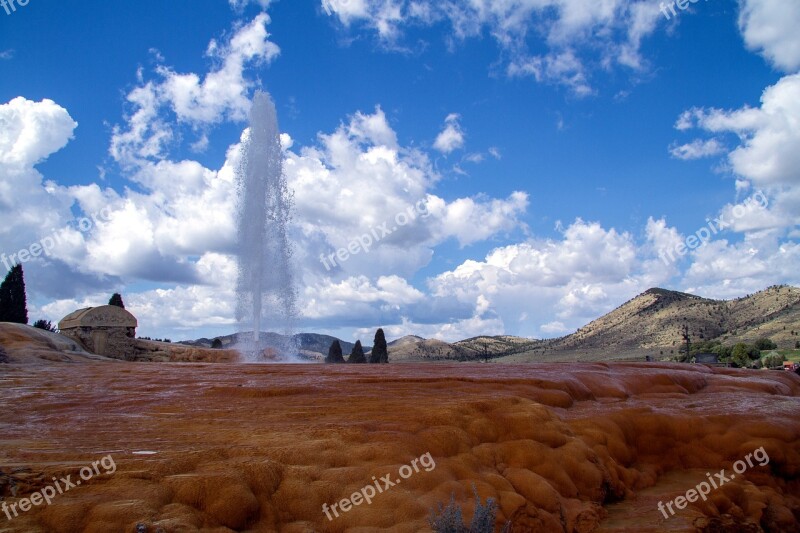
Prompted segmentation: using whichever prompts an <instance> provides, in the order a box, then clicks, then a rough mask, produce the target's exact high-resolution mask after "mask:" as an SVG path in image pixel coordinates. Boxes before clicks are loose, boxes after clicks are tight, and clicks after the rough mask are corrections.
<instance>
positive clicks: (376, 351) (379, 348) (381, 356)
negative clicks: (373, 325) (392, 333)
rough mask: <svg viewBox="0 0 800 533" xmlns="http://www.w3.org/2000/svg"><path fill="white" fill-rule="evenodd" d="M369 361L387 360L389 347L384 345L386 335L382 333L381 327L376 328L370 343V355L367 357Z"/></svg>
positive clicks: (384, 361) (386, 361)
mask: <svg viewBox="0 0 800 533" xmlns="http://www.w3.org/2000/svg"><path fill="white" fill-rule="evenodd" d="M369 362H370V363H388V362H389V349H388V348H387V346H386V336H385V335H384V334H383V329H381V328H378V331H376V332H375V342H373V343H372V355H371V356H370V358H369Z"/></svg>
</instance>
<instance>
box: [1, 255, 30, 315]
mask: <svg viewBox="0 0 800 533" xmlns="http://www.w3.org/2000/svg"><path fill="white" fill-rule="evenodd" d="M0 322H13V323H15V324H27V323H28V305H27V299H26V297H25V274H24V273H23V272H22V265H14V266H13V267H12V268H11V270H9V272H8V274H7V275H6V279H4V280H3V283H0Z"/></svg>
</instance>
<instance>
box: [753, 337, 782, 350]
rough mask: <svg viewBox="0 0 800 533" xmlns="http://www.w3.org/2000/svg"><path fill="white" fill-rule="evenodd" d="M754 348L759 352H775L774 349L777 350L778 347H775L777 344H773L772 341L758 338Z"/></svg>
mask: <svg viewBox="0 0 800 533" xmlns="http://www.w3.org/2000/svg"><path fill="white" fill-rule="evenodd" d="M756 348H758V349H759V350H761V351H766V350H776V349H777V348H778V345H777V344H775V343H774V342H773V341H772V340H770V339H767V338H760V339H758V340H757V341H756Z"/></svg>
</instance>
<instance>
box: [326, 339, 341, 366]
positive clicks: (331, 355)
mask: <svg viewBox="0 0 800 533" xmlns="http://www.w3.org/2000/svg"><path fill="white" fill-rule="evenodd" d="M325 362H326V363H344V357H343V356H342V345H341V344H339V341H338V340H337V341H333V342H332V343H331V347H330V348H328V357H326V358H325Z"/></svg>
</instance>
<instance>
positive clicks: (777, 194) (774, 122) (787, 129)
mask: <svg viewBox="0 0 800 533" xmlns="http://www.w3.org/2000/svg"><path fill="white" fill-rule="evenodd" d="M676 127H677V128H678V129H681V130H688V129H692V128H699V129H701V130H704V131H706V132H709V133H712V134H714V135H723V134H733V135H735V137H736V139H738V143H737V145H736V146H735V147H734V148H733V149H732V150H731V151H730V152H728V153H727V158H728V162H729V164H730V168H731V170H732V171H733V172H734V173H735V174H736V175H737V177H738V181H737V191H738V192H739V193H743V192H747V191H750V190H754V191H755V190H761V191H762V194H765V195H766V196H768V197H769V198H770V199H771V202H769V204H770V205H769V208H768V209H761V210H759V211H757V212H752V213H749V214H748V216H746V217H737V218H739V220H737V222H736V225H735V228H736V229H737V230H741V231H754V230H758V229H766V228H778V227H785V228H794V227H796V226H797V225H798V224H800V203H798V199H800V170H799V169H800V152H799V151H798V150H797V146H800V74H793V75H790V76H786V77H784V78H782V79H780V80H779V81H778V82H777V83H776V84H775V85H772V86H770V87H767V89H765V90H764V93H763V94H762V96H761V106H760V107H757V108H754V107H749V106H744V107H742V108H740V109H734V110H722V109H699V108H693V109H690V110H688V111H686V112H684V113H683V114H682V115H681V117H680V118H679V119H678V122H677V124H676ZM709 142H711V141H709ZM720 147H721V146H720ZM717 148H718V147H717V146H715V145H711V146H710V149H709V147H708V146H707V145H704V144H702V143H701V144H699V145H697V146H694V147H692V146H690V147H689V148H686V147H679V148H678V149H677V150H679V152H680V153H681V154H683V155H687V156H688V155H699V154H701V153H702V152H704V151H706V152H713V151H716V149H717ZM708 155H711V154H708ZM732 208H733V207H732V206H731V207H729V208H728V209H732Z"/></svg>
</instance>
